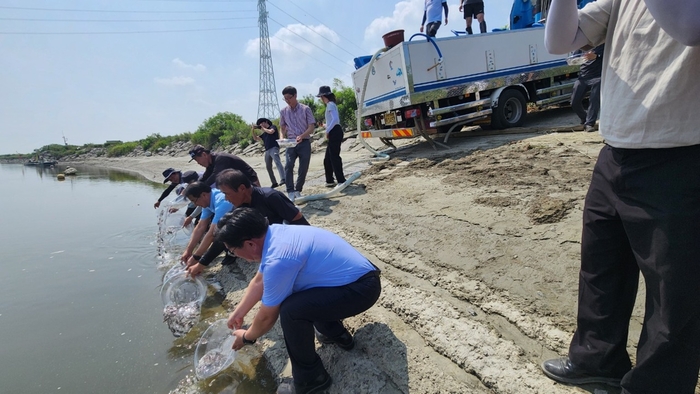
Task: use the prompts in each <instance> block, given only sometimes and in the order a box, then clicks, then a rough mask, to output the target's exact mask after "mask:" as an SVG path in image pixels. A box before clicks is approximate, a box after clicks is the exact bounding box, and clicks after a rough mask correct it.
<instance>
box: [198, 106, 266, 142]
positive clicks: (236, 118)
mask: <svg viewBox="0 0 700 394" xmlns="http://www.w3.org/2000/svg"><path fill="white" fill-rule="evenodd" d="M250 126H251V125H250V124H249V123H246V121H244V120H243V118H241V116H240V115H236V114H233V113H231V112H219V113H218V114H216V115H214V116H212V117H211V118H209V119H207V120H205V121H204V122H203V123H202V124H201V125H200V126H199V128H197V131H195V132H194V134H192V138H191V139H190V140H191V141H192V143H193V144H200V145H203V146H205V147H207V148H213V147H215V146H228V145H232V144H236V143H238V144H239V145H240V146H241V147H246V146H248V145H249V144H250V143H251V142H252V141H253V135H252V134H251V132H250Z"/></svg>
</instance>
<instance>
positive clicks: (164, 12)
mask: <svg viewBox="0 0 700 394" xmlns="http://www.w3.org/2000/svg"><path fill="white" fill-rule="evenodd" d="M0 9H6V10H24V11H58V12H105V13H111V12H114V13H130V14H220V13H225V12H255V11H254V10H242V11H231V10H218V11H122V10H85V9H75V8H33V7H10V6H0Z"/></svg>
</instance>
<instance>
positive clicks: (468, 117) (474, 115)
mask: <svg viewBox="0 0 700 394" xmlns="http://www.w3.org/2000/svg"><path fill="white" fill-rule="evenodd" d="M492 112H493V111H492V110H491V108H487V109H484V110H481V111H477V112H471V113H468V114H465V115H459V116H454V117H451V118H446V119H440V120H435V121H432V122H430V127H441V126H447V125H450V124H453V123H458V122H463V121H466V120H475V119H478V118H484V117H486V116H488V115H491V113H492Z"/></svg>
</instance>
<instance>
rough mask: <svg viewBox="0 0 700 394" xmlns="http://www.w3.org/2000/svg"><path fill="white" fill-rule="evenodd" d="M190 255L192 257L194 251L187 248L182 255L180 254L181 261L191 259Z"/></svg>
mask: <svg viewBox="0 0 700 394" xmlns="http://www.w3.org/2000/svg"><path fill="white" fill-rule="evenodd" d="M190 257H192V252H189V251H187V250H186V251H184V252H183V253H182V256H180V261H185V262H186V261H188V260H189V259H190Z"/></svg>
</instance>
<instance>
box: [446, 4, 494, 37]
mask: <svg viewBox="0 0 700 394" xmlns="http://www.w3.org/2000/svg"><path fill="white" fill-rule="evenodd" d="M462 10H464V20H466V21H467V34H473V32H472V17H474V18H476V20H477V21H478V22H479V30H480V31H481V33H482V34H483V33H486V21H485V20H484V2H483V1H482V0H462V1H461V3H460V4H459V12H462ZM445 24H447V23H445Z"/></svg>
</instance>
